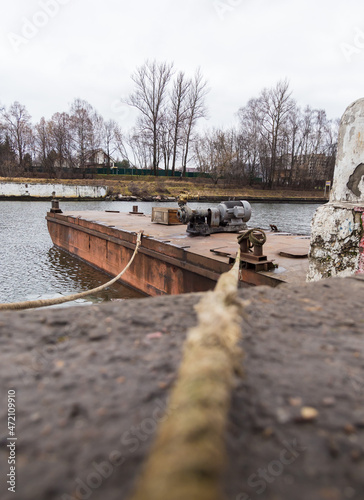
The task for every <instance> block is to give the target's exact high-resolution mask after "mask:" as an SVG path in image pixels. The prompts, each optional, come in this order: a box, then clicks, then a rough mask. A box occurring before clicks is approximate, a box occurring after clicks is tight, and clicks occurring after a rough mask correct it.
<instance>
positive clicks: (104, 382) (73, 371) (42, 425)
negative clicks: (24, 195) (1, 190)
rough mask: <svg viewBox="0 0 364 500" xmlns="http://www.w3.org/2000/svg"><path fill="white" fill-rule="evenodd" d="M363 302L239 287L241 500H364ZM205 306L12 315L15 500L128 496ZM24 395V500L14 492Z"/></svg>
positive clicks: (7, 385) (159, 302) (181, 301)
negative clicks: (189, 331) (185, 343)
mask: <svg viewBox="0 0 364 500" xmlns="http://www.w3.org/2000/svg"><path fill="white" fill-rule="evenodd" d="M363 292H364V280H363V279H359V277H357V278H346V279H332V280H327V281H321V282H319V283H309V284H305V285H302V286H299V287H298V286H293V285H282V286H281V287H279V288H276V289H272V288H267V287H260V288H255V289H249V290H241V291H239V293H240V294H241V297H242V298H243V299H244V300H245V301H248V302H245V314H244V321H243V331H242V347H243V348H244V350H245V358H244V360H243V367H244V372H245V375H244V378H237V380H236V389H235V391H234V393H233V395H232V407H231V412H230V417H229V424H228V429H227V436H226V440H227V446H228V453H229V463H230V466H229V469H228V471H227V473H226V476H225V478H224V489H225V491H226V496H227V498H228V499H229V500H244V499H245V500H248V499H249V498H250V499H251V500H253V499H255V498H260V499H262V500H277V499H280V500H292V499H293V498H294V499H295V500H307V499H310V500H346V499H354V500H357V499H358V500H359V499H362V498H363V494H364V474H363V470H364V382H363V380H364V378H363V373H364V371H363V370H364V349H363V346H364V314H363V303H362V302H363V301H362V298H363ZM198 300H199V295H198V294H195V295H184V296H171V297H163V298H152V299H140V300H131V301H128V302H121V303H115V302H114V303H109V304H103V305H101V306H91V307H89V308H85V307H82V308H65V309H59V308H57V309H48V310H39V311H30V312H20V313H10V312H9V313H2V314H1V315H0V329H1V332H0V377H1V385H0V387H1V394H0V401H1V406H0V408H1V410H0V421H1V422H2V425H1V430H2V436H3V439H2V443H1V444H2V446H1V447H0V461H1V467H0V471H1V491H0V497H1V499H2V500H8V499H13V498H15V499H21V500H40V499H42V500H56V499H57V500H66V499H68V500H69V499H70V498H72V499H75V498H77V499H79V500H80V499H88V498H90V499H91V500H101V499H107V500H116V499H117V500H120V499H125V498H127V497H128V495H129V493H130V489H131V488H132V485H133V482H134V481H135V480H136V479H137V477H138V473H139V472H140V467H141V464H142V460H143V458H144V457H145V455H146V453H147V452H148V449H149V446H150V443H151V440H152V438H153V435H154V432H155V428H156V426H157V424H158V422H159V421H160V420H161V419H162V418H163V412H164V408H165V402H166V399H167V396H168V393H169V390H170V387H171V385H172V383H173V380H174V379H175V377H176V372H177V368H178V364H179V362H180V359H181V347H182V344H183V341H184V339H185V333H186V330H187V329H188V327H190V326H192V325H193V324H194V323H195V321H196V316H195V313H194V311H193V306H194V304H195V303H196V302H197V301H198ZM11 388H14V389H15V390H16V393H17V395H16V398H17V421H16V425H17V427H16V436H17V437H18V441H17V493H16V494H15V495H14V494H13V493H10V492H7V490H6V487H5V484H4V477H5V473H6V472H7V470H8V464H7V462H6V460H7V457H8V451H7V449H6V440H5V438H6V437H8V436H7V433H6V408H5V403H6V394H7V390H8V389H11ZM305 407H312V408H314V410H307V409H306V410H304V408H305ZM176 411H178V410H176ZM302 415H303V416H305V415H306V419H305V418H303V416H302ZM308 417H311V418H312V420H310V419H309V418H308ZM176 453H178V450H176ZM170 499H171V500H173V492H171V494H170V495H169V497H168V500H170ZM161 500H166V499H161ZM191 500H192V499H191ZM193 500H198V499H193Z"/></svg>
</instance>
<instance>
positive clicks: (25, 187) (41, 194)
mask: <svg viewBox="0 0 364 500" xmlns="http://www.w3.org/2000/svg"><path fill="white" fill-rule="evenodd" d="M53 193H54V195H53ZM106 195H107V187H106V186H85V185H84V186H82V185H79V186H74V185H71V184H70V185H68V184H52V183H50V184H39V183H33V182H29V183H19V182H0V198H46V199H48V198H52V196H56V197H57V198H59V199H62V198H66V199H72V198H75V199H77V198H95V199H101V198H105V196H106Z"/></svg>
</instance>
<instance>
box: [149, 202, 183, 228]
mask: <svg viewBox="0 0 364 500" xmlns="http://www.w3.org/2000/svg"><path fill="white" fill-rule="evenodd" d="M177 211H178V208H168V207H152V222H155V223H156V224H166V225H167V226H171V225H172V224H182V222H180V221H179V220H178V219H177Z"/></svg>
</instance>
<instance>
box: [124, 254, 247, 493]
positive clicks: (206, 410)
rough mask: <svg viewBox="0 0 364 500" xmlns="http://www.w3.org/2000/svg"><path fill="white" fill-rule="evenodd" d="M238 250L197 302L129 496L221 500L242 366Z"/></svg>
mask: <svg viewBox="0 0 364 500" xmlns="http://www.w3.org/2000/svg"><path fill="white" fill-rule="evenodd" d="M239 263H240V251H239V253H238V256H237V259H236V261H235V264H234V266H233V268H232V269H231V270H230V271H229V272H227V273H225V274H223V275H221V276H220V278H219V281H218V283H217V285H216V287H215V290H214V291H212V292H207V293H205V294H204V296H203V298H202V299H201V301H200V302H199V304H198V305H197V306H196V310H197V314H198V324H197V326H196V327H194V328H192V329H190V330H189V332H188V336H187V340H186V342H185V345H184V354H183V360H182V363H181V366H180V369H179V374H178V377H177V381H176V383H175V386H174V389H173V390H172V394H171V397H170V400H169V403H168V408H167V411H166V415H167V416H166V419H165V420H164V421H163V422H162V423H161V424H160V428H159V430H158V432H157V437H156V441H155V443H154V445H153V447H152V449H151V452H150V455H149V457H148V459H147V461H146V464H145V467H144V470H143V472H142V475H141V478H140V480H139V482H138V483H137V486H136V491H135V494H134V495H133V496H132V500H145V499H146V498H147V499H148V500H161V499H166V498H173V500H186V499H191V500H192V499H193V500H197V499H198V500H221V499H222V498H223V493H222V491H221V484H220V483H221V478H222V474H223V471H224V469H225V465H226V451H225V444H224V441H225V440H224V433H225V428H226V423H227V415H228V410H229V406H230V396H231V390H232V386H233V381H234V373H235V372H238V371H239V367H240V366H241V355H242V351H241V349H240V348H239V347H238V341H239V339H240V338H241V315H242V305H241V302H239V300H238V298H237V283H238V275H239Z"/></svg>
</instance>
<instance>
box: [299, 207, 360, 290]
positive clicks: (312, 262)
mask: <svg viewBox="0 0 364 500" xmlns="http://www.w3.org/2000/svg"><path fill="white" fill-rule="evenodd" d="M363 213H364V207H363V209H361V208H360V207H357V208H347V207H346V206H345V205H343V204H342V205H336V206H335V205H334V204H328V205H323V206H321V207H319V208H318V209H317V211H316V213H315V215H314V218H313V220H312V224H311V244H310V252H309V271H308V274H307V279H308V281H318V280H320V279H323V278H330V277H336V276H339V277H345V276H350V275H352V274H355V273H357V272H363V266H362V264H361V259H362V258H363V250H362V244H363V238H364V231H363Z"/></svg>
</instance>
